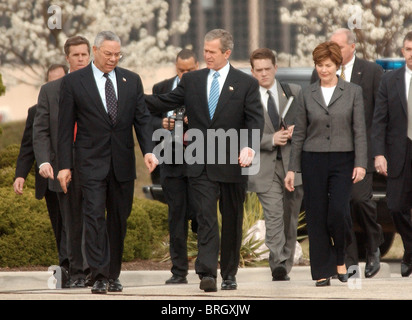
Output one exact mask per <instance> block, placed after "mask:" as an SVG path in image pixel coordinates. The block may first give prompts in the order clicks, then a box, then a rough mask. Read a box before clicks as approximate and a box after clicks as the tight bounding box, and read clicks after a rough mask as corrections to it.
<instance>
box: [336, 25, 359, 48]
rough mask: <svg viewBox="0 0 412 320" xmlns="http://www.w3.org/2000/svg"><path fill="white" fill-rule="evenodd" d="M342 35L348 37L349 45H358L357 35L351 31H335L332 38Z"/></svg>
mask: <svg viewBox="0 0 412 320" xmlns="http://www.w3.org/2000/svg"><path fill="white" fill-rule="evenodd" d="M341 33H344V34H345V35H346V39H347V42H348V44H352V43H356V35H355V34H354V33H353V32H352V31H351V30H349V29H346V28H340V29H337V30H335V31H334V32H333V33H332V36H333V35H335V34H341Z"/></svg>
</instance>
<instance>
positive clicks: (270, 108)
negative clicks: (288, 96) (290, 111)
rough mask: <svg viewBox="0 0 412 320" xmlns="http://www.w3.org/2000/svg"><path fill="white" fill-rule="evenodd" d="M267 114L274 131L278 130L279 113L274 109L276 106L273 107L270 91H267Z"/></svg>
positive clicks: (273, 102) (273, 101)
mask: <svg viewBox="0 0 412 320" xmlns="http://www.w3.org/2000/svg"><path fill="white" fill-rule="evenodd" d="M267 92H268V95H269V98H268V114H269V118H270V120H271V121H272V124H273V127H274V128H275V131H278V130H279V113H278V111H277V109H276V105H275V100H274V99H273V97H272V94H271V93H270V91H269V90H268V91H267Z"/></svg>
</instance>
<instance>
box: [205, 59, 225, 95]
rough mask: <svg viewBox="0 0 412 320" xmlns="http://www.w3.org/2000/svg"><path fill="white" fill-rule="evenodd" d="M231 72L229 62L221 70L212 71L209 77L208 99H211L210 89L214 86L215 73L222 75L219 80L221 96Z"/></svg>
mask: <svg viewBox="0 0 412 320" xmlns="http://www.w3.org/2000/svg"><path fill="white" fill-rule="evenodd" d="M229 70H230V64H229V61H228V62H227V64H226V65H225V66H224V67H223V68H221V69H220V70H213V69H210V71H209V74H208V76H207V97H208V99H209V92H210V87H211V86H212V81H213V75H214V74H215V72H216V71H217V72H219V75H220V77H219V78H217V80H218V81H219V94H220V93H221V92H222V88H223V84H224V83H225V81H226V78H227V75H228V74H229Z"/></svg>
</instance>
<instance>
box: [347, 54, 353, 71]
mask: <svg viewBox="0 0 412 320" xmlns="http://www.w3.org/2000/svg"><path fill="white" fill-rule="evenodd" d="M354 63H355V54H353V57H352V59H350V61H349V62H348V63H347V64H345V68H351V67H353V64H354Z"/></svg>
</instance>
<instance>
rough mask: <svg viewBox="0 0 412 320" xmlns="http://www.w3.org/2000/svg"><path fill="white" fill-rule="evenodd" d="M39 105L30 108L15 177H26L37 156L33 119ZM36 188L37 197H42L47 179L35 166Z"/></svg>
mask: <svg viewBox="0 0 412 320" xmlns="http://www.w3.org/2000/svg"><path fill="white" fill-rule="evenodd" d="M36 109H37V105H34V106H32V107H30V108H29V111H28V114H27V119H26V127H25V128H24V133H23V138H22V139H21V145H20V152H19V156H18V157H17V163H16V173H15V178H17V177H21V178H24V179H26V178H27V175H28V174H29V172H30V170H31V168H32V167H33V164H34V163H35V156H34V151H33V121H34V116H35V114H36ZM35 172H36V176H35V188H36V198H37V199H39V200H40V199H42V198H43V197H44V195H45V194H46V190H47V179H45V178H43V177H42V176H41V175H40V174H39V168H38V167H37V165H36V166H35Z"/></svg>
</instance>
